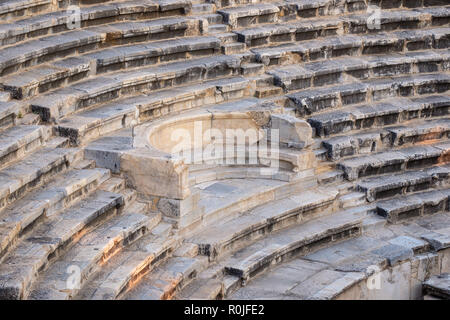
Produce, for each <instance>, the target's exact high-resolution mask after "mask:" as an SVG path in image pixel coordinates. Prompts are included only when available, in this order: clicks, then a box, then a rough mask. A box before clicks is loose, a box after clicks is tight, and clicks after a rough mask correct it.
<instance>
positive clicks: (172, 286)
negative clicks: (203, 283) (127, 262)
mask: <svg viewBox="0 0 450 320" xmlns="http://www.w3.org/2000/svg"><path fill="white" fill-rule="evenodd" d="M206 265H207V259H206V258H201V257H195V258H189V257H173V258H171V259H169V260H168V261H167V262H166V263H165V264H163V265H161V266H159V267H157V268H155V270H153V271H152V272H150V273H148V274H147V275H146V276H145V277H144V278H143V279H142V280H141V281H140V283H139V284H138V285H137V286H136V287H134V288H133V289H131V290H130V291H129V292H128V293H127V294H126V295H125V297H124V299H126V300H170V299H172V298H173V296H174V295H175V294H176V293H177V292H178V291H180V290H181V289H183V288H184V287H185V286H186V285H187V284H189V282H190V281H191V280H193V279H194V278H195V277H196V275H197V274H198V273H199V272H200V271H201V270H203V269H204V268H205V267H206Z"/></svg>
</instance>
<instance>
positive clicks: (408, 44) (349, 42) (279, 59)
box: [251, 28, 450, 66]
mask: <svg viewBox="0 0 450 320" xmlns="http://www.w3.org/2000/svg"><path fill="white" fill-rule="evenodd" d="M438 35H440V36H438ZM449 35H450V28H433V29H425V30H410V31H394V32H380V33H377V34H369V35H343V36H332V37H325V38H323V39H320V40H307V41H300V42H297V43H295V44H292V43H289V44H281V45H277V46H271V47H263V48H253V49H251V51H252V52H253V53H255V54H256V59H257V61H259V62H261V63H264V64H265V65H267V66H270V65H283V64H289V63H292V62H293V61H296V62H300V61H301V62H308V61H312V60H318V59H324V58H329V57H338V56H342V55H350V56H355V55H358V54H359V52H361V53H363V54H379V53H388V52H402V51H415V50H424V49H432V48H434V49H444V47H443V44H442V43H441V42H440V41H439V39H440V38H442V37H446V36H447V37H448V36H449Z"/></svg>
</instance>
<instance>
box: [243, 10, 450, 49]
mask: <svg viewBox="0 0 450 320" xmlns="http://www.w3.org/2000/svg"><path fill="white" fill-rule="evenodd" d="M447 11H448V10H447V9H445V10H444V16H445V17H448V12H447ZM381 15H382V19H381V21H380V29H376V30H375V31H376V34H378V33H380V32H385V31H394V30H398V29H413V30H414V29H423V28H424V27H430V26H433V24H432V18H435V17H441V16H442V15H443V14H442V13H440V12H434V11H433V12H430V13H420V12H415V11H411V10H397V11H383V12H382V14H381ZM369 16H370V14H358V15H350V16H342V17H339V18H336V17H327V18H317V19H312V20H309V21H308V20H307V21H304V22H293V21H288V22H286V23H283V24H276V23H275V24H266V25H264V24H263V25H260V26H255V27H251V28H246V29H242V30H236V31H234V32H235V33H237V34H238V40H239V41H240V42H244V43H245V44H246V45H247V47H256V46H263V45H268V44H276V43H283V42H284V43H292V42H293V41H304V40H311V39H317V38H319V37H326V36H332V35H337V34H339V35H343V34H346V33H351V34H367V33H369V34H373V35H374V37H375V38H376V35H375V34H374V32H373V30H370V29H368V28H367V19H368V17H369ZM437 26H439V25H437ZM397 34H400V32H398V33H397ZM419 34H420V33H419ZM425 34H426V32H425ZM415 38H416V40H415V41H413V42H420V41H421V42H423V39H422V40H420V39H417V36H415ZM368 39H370V37H368ZM447 39H448V36H446V35H442V34H441V33H440V32H438V33H437V34H436V42H438V43H440V44H442V43H445V42H447V41H448V40H447ZM412 40H414V39H412ZM374 53H376V52H374Z"/></svg>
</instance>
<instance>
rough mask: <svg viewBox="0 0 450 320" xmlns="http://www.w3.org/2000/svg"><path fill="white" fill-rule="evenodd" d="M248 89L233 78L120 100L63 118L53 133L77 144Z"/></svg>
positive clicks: (239, 95)
mask: <svg viewBox="0 0 450 320" xmlns="http://www.w3.org/2000/svg"><path fill="white" fill-rule="evenodd" d="M248 86H249V82H248V80H246V79H245V78H243V77H233V78H226V79H220V80H213V81H206V82H203V83H202V84H198V85H188V86H178V87H176V88H174V89H166V90H160V91H154V92H152V93H150V94H142V95H137V96H132V97H129V98H123V99H120V100H117V101H114V102H107V103H105V104H102V105H100V106H98V107H97V108H95V109H90V110H87V111H81V112H79V113H76V114H74V115H70V116H68V117H65V118H64V119H62V120H60V121H59V123H58V125H57V126H55V131H56V133H57V134H59V135H60V136H63V137H69V138H70V141H71V143H72V144H73V145H78V144H80V143H83V142H87V141H89V140H92V139H95V138H98V137H100V136H102V135H105V134H108V133H110V132H113V131H115V130H118V129H121V128H127V127H131V126H133V125H135V124H137V123H140V122H144V121H148V120H153V119H156V118H158V117H161V116H163V115H167V114H172V113H179V112H182V111H185V110H188V109H191V108H196V107H198V106H203V105H208V104H211V103H220V102H224V101H227V100H229V99H237V98H243V97H244V95H245V94H246V93H247V89H248Z"/></svg>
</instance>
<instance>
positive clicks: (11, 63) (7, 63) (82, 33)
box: [0, 18, 198, 75]
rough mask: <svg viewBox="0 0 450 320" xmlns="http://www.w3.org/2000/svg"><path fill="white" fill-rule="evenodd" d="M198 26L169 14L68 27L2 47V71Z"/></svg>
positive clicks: (186, 32)
mask: <svg viewBox="0 0 450 320" xmlns="http://www.w3.org/2000/svg"><path fill="white" fill-rule="evenodd" d="M196 29H198V20H196V19H188V18H166V19H155V20H149V21H139V22H135V23H129V22H118V23H112V24H108V25H103V26H96V27H89V28H85V29H82V30H72V31H67V32H64V33H61V34H56V35H50V36H47V37H43V38H40V39H34V40H30V41H27V42H24V43H20V44H18V45H16V46H10V47H7V48H4V49H2V50H0V54H1V57H0V70H1V72H0V74H1V75H6V74H9V73H12V72H15V71H17V70H19V69H20V68H22V67H25V66H26V67H29V66H33V65H36V64H40V63H42V62H45V61H49V60H52V59H55V58H58V57H65V56H67V55H70V54H75V53H77V54H79V53H83V52H87V51H89V50H95V49H99V48H103V47H106V46H112V45H118V44H126V43H131V42H138V41H148V40H161V39H168V38H173V37H177V36H186V35H194V34H195V33H196V31H195V30H196Z"/></svg>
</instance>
